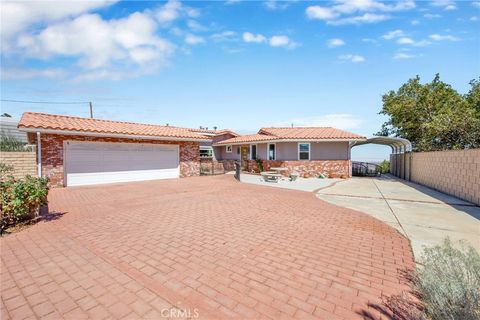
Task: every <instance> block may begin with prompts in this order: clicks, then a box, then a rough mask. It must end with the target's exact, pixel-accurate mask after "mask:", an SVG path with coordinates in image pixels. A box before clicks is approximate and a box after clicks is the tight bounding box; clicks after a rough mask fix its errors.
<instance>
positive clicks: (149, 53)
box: [17, 12, 175, 74]
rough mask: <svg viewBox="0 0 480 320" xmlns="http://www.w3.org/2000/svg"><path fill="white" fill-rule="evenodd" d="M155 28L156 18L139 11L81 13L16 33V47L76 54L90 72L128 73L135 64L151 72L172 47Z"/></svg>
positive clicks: (43, 55) (29, 53)
mask: <svg viewBox="0 0 480 320" xmlns="http://www.w3.org/2000/svg"><path fill="white" fill-rule="evenodd" d="M156 28H157V25H156V22H155V20H154V19H153V18H152V17H151V16H150V15H148V14H145V13H140V12H135V13H132V14H131V15H129V16H127V17H125V18H121V19H111V20H103V19H102V17H101V16H99V15H97V14H84V15H81V16H79V17H77V18H75V19H73V20H67V21H64V22H58V23H54V24H51V25H49V26H48V27H46V28H45V29H43V30H42V31H40V32H39V33H37V34H29V33H24V34H22V35H20V36H19V37H18V41H17V47H18V49H19V50H22V53H23V54H24V55H25V56H26V57H35V58H37V59H38V58H40V59H49V58H52V57H72V58H76V59H78V60H77V61H78V65H79V66H80V67H81V68H83V69H87V70H90V71H89V72H91V71H92V70H95V69H97V72H98V71H99V69H102V70H103V71H104V72H103V73H104V74H107V73H108V72H111V69H114V70H116V73H119V72H120V71H121V70H125V71H126V70H128V71H126V72H127V73H130V74H131V73H132V69H137V68H135V67H139V68H140V69H142V70H144V71H145V72H151V71H153V70H155V69H157V68H158V67H161V66H163V65H164V64H166V62H167V59H168V58H169V56H170V55H171V54H172V53H173V51H174V50H175V46H174V45H173V44H172V43H170V42H169V41H167V40H165V39H163V38H161V37H159V36H157V35H156V34H155V31H156Z"/></svg>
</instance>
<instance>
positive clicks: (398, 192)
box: [317, 175, 480, 258]
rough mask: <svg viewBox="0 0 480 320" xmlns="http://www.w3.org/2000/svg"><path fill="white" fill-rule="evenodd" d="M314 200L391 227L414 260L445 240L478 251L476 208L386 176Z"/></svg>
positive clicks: (334, 188)
mask: <svg viewBox="0 0 480 320" xmlns="http://www.w3.org/2000/svg"><path fill="white" fill-rule="evenodd" d="M317 197H318V198H319V199H322V200H324V201H327V202H330V203H332V204H336V205H339V206H342V207H346V208H350V209H355V210H359V211H362V212H365V213H368V214H369V215H371V216H373V217H375V218H377V219H379V220H381V221H383V222H385V223H387V224H388V225H390V226H392V227H394V228H395V229H397V230H398V231H399V232H401V233H402V234H404V235H405V236H407V237H408V238H409V239H410V240H411V242H412V248H413V251H414V254H415V256H416V257H417V258H418V257H419V256H420V254H421V252H422V248H423V246H425V245H426V246H432V245H436V244H440V243H441V242H442V241H443V239H444V238H445V237H447V236H448V237H450V238H451V239H452V240H454V241H458V240H467V241H468V242H469V243H470V244H471V245H473V246H474V247H475V248H476V249H477V250H479V251H480V208H479V207H478V206H474V205H472V204H470V203H468V202H465V201H463V200H460V199H458V198H455V197H452V196H449V195H446V194H444V193H441V192H437V191H435V190H432V189H430V188H427V187H423V186H421V185H418V184H415V183H410V182H407V181H404V180H400V179H397V178H395V177H393V176H389V175H386V176H382V177H381V178H352V179H348V180H343V181H341V182H338V181H337V182H335V183H334V184H332V185H330V186H328V187H326V188H323V189H321V190H319V191H318V192H317Z"/></svg>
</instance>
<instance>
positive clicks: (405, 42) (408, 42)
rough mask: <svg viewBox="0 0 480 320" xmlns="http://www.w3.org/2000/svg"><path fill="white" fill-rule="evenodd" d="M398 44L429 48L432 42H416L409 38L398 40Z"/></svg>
mask: <svg viewBox="0 0 480 320" xmlns="http://www.w3.org/2000/svg"><path fill="white" fill-rule="evenodd" d="M397 43H398V44H401V45H409V46H414V47H424V46H428V45H429V44H431V42H430V41H428V40H420V41H415V40H414V39H412V38H409V37H401V38H398V40H397Z"/></svg>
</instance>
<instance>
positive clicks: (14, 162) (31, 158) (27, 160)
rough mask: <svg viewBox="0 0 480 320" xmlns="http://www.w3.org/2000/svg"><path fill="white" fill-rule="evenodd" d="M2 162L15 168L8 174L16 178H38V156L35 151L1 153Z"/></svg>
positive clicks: (0, 160)
mask: <svg viewBox="0 0 480 320" xmlns="http://www.w3.org/2000/svg"><path fill="white" fill-rule="evenodd" d="M0 162H1V163H4V164H7V165H9V166H12V167H13V171H11V172H8V174H9V175H12V176H14V177H15V178H17V179H19V178H23V177H25V176H27V175H30V176H33V177H36V176H37V156H36V152H35V151H31V152H4V151H2V152H0Z"/></svg>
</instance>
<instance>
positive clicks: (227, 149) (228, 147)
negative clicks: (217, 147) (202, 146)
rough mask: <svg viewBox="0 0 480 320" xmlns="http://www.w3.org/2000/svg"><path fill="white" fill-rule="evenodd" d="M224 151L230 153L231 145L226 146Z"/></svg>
mask: <svg viewBox="0 0 480 320" xmlns="http://www.w3.org/2000/svg"><path fill="white" fill-rule="evenodd" d="M225 149H226V151H227V153H232V146H231V145H230V146H226V147H225Z"/></svg>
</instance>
